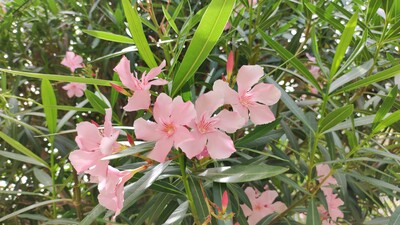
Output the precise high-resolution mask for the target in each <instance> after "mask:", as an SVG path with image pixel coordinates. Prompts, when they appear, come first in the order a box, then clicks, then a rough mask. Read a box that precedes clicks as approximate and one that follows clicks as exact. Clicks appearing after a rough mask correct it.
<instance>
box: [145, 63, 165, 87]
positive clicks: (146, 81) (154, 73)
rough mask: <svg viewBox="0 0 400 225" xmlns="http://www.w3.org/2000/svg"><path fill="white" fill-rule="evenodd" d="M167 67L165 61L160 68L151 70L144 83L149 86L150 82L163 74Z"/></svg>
mask: <svg viewBox="0 0 400 225" xmlns="http://www.w3.org/2000/svg"><path fill="white" fill-rule="evenodd" d="M165 65H166V63H165V60H163V61H162V62H161V64H160V65H159V66H158V67H155V68H153V69H151V70H150V71H149V73H148V74H147V75H146V76H144V77H143V78H142V80H143V83H144V84H147V83H148V82H149V81H150V80H152V79H154V78H155V77H156V76H157V75H158V74H160V73H161V71H162V69H163V68H164V67H165Z"/></svg>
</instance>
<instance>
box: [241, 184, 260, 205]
mask: <svg viewBox="0 0 400 225" xmlns="http://www.w3.org/2000/svg"><path fill="white" fill-rule="evenodd" d="M244 192H245V193H246V195H247V197H248V198H249V201H250V202H251V204H252V205H253V202H255V200H256V199H257V198H258V196H259V194H258V193H257V191H256V190H255V189H254V188H252V187H247V188H246V189H245V190H244Z"/></svg>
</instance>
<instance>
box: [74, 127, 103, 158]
mask: <svg viewBox="0 0 400 225" xmlns="http://www.w3.org/2000/svg"><path fill="white" fill-rule="evenodd" d="M76 131H77V133H78V135H77V136H76V138H75V141H76V143H77V144H78V146H79V148H80V149H81V150H86V151H95V150H97V149H99V145H100V142H101V139H102V136H101V135H100V133H99V130H98V129H97V127H96V126H95V125H94V124H92V123H89V122H80V123H78V125H76Z"/></svg>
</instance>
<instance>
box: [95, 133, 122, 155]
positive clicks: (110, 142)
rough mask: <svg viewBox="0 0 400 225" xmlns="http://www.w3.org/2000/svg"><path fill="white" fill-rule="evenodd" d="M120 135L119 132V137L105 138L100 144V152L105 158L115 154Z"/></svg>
mask: <svg viewBox="0 0 400 225" xmlns="http://www.w3.org/2000/svg"><path fill="white" fill-rule="evenodd" d="M118 135H119V132H117V135H114V136H111V137H103V139H102V140H101V143H100V151H101V153H103V155H104V156H107V155H111V154H112V153H113V150H114V144H115V143H116V141H117V138H118Z"/></svg>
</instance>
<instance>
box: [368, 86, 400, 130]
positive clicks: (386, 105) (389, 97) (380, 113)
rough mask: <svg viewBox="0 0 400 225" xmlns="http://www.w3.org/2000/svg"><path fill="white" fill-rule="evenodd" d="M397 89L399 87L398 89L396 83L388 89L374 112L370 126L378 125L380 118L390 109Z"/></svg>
mask: <svg viewBox="0 0 400 225" xmlns="http://www.w3.org/2000/svg"><path fill="white" fill-rule="evenodd" d="M398 90H399V89H398V87H397V85H395V86H394V87H393V88H392V90H390V92H389V94H388V95H387V96H386V98H385V100H383V103H382V105H381V107H380V108H379V110H378V111H377V112H376V115H375V118H374V122H373V125H372V128H375V127H376V125H378V123H379V122H381V121H382V119H383V118H384V117H385V116H386V114H387V113H388V112H389V111H390V109H391V108H392V106H393V104H394V103H395V101H396V97H397V92H398Z"/></svg>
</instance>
